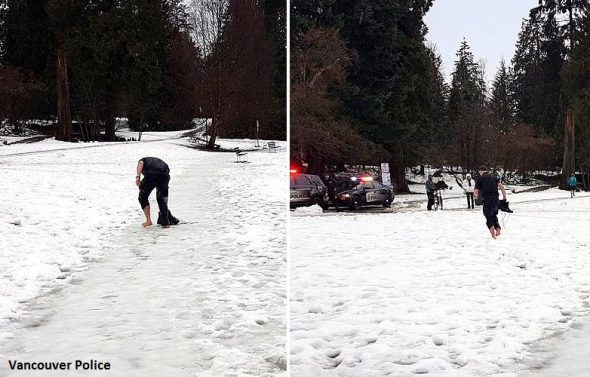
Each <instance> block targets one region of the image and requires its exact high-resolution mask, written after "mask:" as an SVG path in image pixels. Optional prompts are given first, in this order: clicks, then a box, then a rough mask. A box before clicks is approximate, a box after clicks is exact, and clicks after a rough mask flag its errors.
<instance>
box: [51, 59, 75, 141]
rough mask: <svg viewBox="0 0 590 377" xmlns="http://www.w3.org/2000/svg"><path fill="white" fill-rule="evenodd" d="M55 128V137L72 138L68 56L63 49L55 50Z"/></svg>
mask: <svg viewBox="0 0 590 377" xmlns="http://www.w3.org/2000/svg"><path fill="white" fill-rule="evenodd" d="M56 58H57V61H56V78H57V128H56V129H55V139H56V140H61V141H71V140H72V115H71V112H70V86H69V84H68V58H67V55H66V52H65V51H64V50H63V49H58V50H57V57H56Z"/></svg>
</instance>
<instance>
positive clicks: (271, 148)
mask: <svg viewBox="0 0 590 377" xmlns="http://www.w3.org/2000/svg"><path fill="white" fill-rule="evenodd" d="M280 147H281V146H280V145H277V144H276V143H275V142H274V141H269V142H268V151H269V152H270V151H273V152H276V151H277V149H279V148H280Z"/></svg>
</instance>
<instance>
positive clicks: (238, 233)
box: [0, 133, 288, 376]
mask: <svg viewBox="0 0 590 377" xmlns="http://www.w3.org/2000/svg"><path fill="white" fill-rule="evenodd" d="M178 136H179V133H169V134H162V133H154V134H150V133H144V140H146V141H145V142H143V141H142V142H141V143H137V142H135V143H134V142H131V143H101V144H98V143H95V144H92V143H90V144H82V143H77V144H69V143H68V144H66V143H60V142H56V141H54V140H47V141H44V142H40V143H35V144H20V145H12V146H3V147H0V171H2V174H3V181H4V184H3V187H2V194H3V195H2V196H3V201H4V203H3V205H2V206H0V224H1V225H2V226H1V227H0V239H1V240H2V247H1V248H0V360H2V362H1V363H0V375H1V376H29V375H30V373H31V372H30V371H28V372H27V371H24V372H16V371H10V370H8V362H7V360H18V361H66V362H67V361H73V360H75V359H95V360H102V361H108V362H111V364H112V369H111V373H112V374H108V375H116V376H163V375H174V376H194V375H199V376H238V375H256V376H279V375H286V371H285V368H286V355H285V334H286V311H285V307H286V258H287V256H286V252H285V250H286V226H287V225H286V217H287V216H286V195H285V192H286V187H285V185H286V184H285V183H284V182H286V171H287V166H288V165H287V159H286V153H284V152H285V151H284V150H283V151H282V152H281V151H279V152H278V153H268V152H250V153H249V156H248V157H249V163H246V164H237V163H235V155H234V154H233V153H208V152H202V151H198V150H195V149H192V148H188V147H187V142H186V140H184V139H180V138H178ZM220 143H221V144H222V146H223V145H224V143H228V144H232V146H233V145H234V144H235V143H236V142H235V141H231V142H230V141H224V140H221V141H220ZM252 143H253V142H252V141H248V140H245V141H242V142H239V144H240V145H242V147H243V148H246V147H248V146H249V145H251V144H252ZM283 149H284V148H283ZM145 156H157V157H160V158H162V159H163V160H165V161H166V162H168V164H169V165H170V168H171V181H170V203H169V204H170V209H171V211H172V213H173V214H174V215H175V216H176V217H178V218H180V219H181V220H183V221H184V222H185V223H184V224H181V225H179V226H177V227H173V228H170V229H162V228H159V227H152V228H149V229H143V228H142V227H141V222H142V221H143V217H142V214H141V208H140V207H139V203H138V201H137V194H138V191H137V187H136V186H135V183H134V180H135V174H136V173H135V168H136V164H137V160H138V159H139V158H141V157H145ZM151 202H152V214H153V216H155V215H154V214H155V213H157V212H156V211H157V205H156V203H155V194H152V197H151ZM78 373H79V372H78ZM104 374H105V372H104V371H102V372H97V374H96V375H104ZM35 375H41V376H42V375H44V374H43V373H42V372H36V373H35ZM48 375H55V373H54V374H51V373H50V374H48ZM65 375H77V374H76V372H74V371H72V372H70V374H65ZM84 375H89V376H92V375H94V374H93V373H92V372H85V374H84Z"/></svg>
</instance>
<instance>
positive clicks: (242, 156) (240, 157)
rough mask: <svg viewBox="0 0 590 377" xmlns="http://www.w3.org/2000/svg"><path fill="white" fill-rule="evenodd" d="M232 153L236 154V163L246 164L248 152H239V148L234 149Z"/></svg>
mask: <svg viewBox="0 0 590 377" xmlns="http://www.w3.org/2000/svg"><path fill="white" fill-rule="evenodd" d="M234 152H236V162H248V160H247V159H248V152H245V151H242V150H240V148H238V147H236V148H234Z"/></svg>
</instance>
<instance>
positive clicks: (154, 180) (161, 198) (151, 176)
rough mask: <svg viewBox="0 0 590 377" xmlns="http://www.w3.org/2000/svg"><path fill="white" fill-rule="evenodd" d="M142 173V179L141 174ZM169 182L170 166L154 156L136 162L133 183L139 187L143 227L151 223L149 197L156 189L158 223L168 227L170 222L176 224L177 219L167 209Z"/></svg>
mask: <svg viewBox="0 0 590 377" xmlns="http://www.w3.org/2000/svg"><path fill="white" fill-rule="evenodd" d="M142 174H143V180H142V179H141V175H142ZM169 182H170V168H169V167H168V165H167V164H166V163H165V162H164V161H162V160H160V159H159V158H156V157H144V158H142V159H141V160H139V162H138V163H137V175H136V176H135V184H136V185H137V187H139V198H138V199H139V203H140V204H141V209H143V213H144V214H145V222H144V223H143V224H142V225H143V226H144V227H148V226H151V225H152V218H151V214H150V202H149V197H150V194H151V193H152V191H153V190H154V188H155V189H156V201H157V202H158V209H159V210H160V214H159V216H158V224H160V225H162V226H163V227H164V228H168V227H169V226H170V224H174V225H176V224H178V220H177V219H176V218H174V216H172V214H171V213H170V210H168V183H169Z"/></svg>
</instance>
